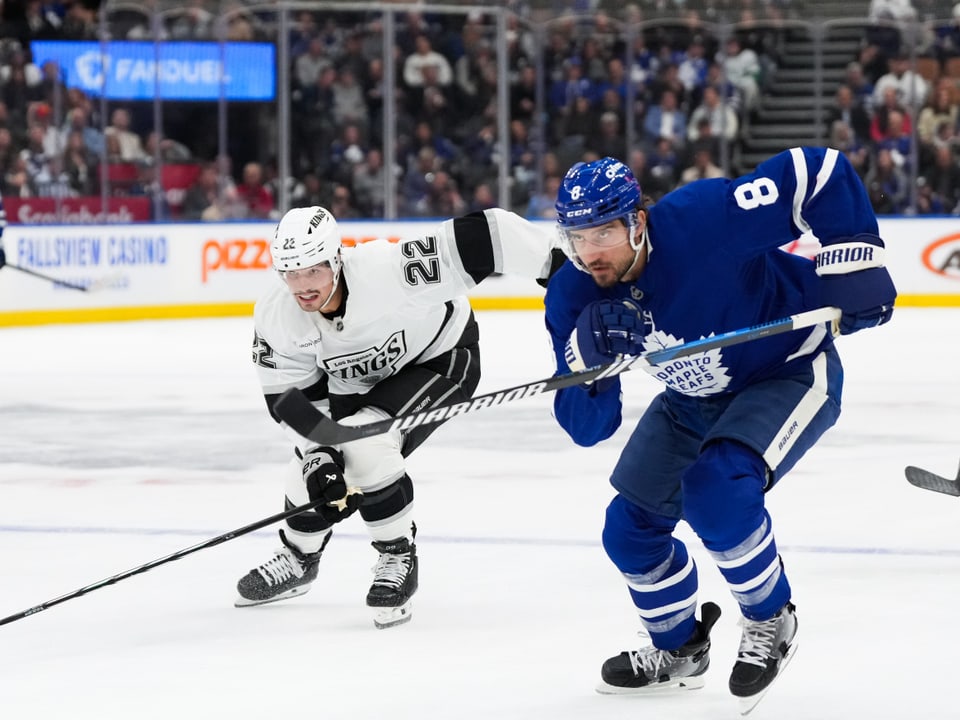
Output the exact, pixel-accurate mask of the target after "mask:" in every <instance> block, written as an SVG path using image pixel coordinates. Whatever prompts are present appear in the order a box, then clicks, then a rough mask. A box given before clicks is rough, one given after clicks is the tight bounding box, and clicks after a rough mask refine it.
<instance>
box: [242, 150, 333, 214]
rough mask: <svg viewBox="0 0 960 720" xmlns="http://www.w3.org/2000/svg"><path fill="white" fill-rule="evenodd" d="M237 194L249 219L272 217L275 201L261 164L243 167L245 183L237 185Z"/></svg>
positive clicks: (253, 163) (248, 164)
mask: <svg viewBox="0 0 960 720" xmlns="http://www.w3.org/2000/svg"><path fill="white" fill-rule="evenodd" d="M237 193H238V195H239V197H240V200H241V201H242V202H243V204H244V205H246V209H247V217H248V218H253V219H261V220H262V219H266V218H269V217H270V212H271V211H272V210H273V204H274V200H273V195H271V194H270V191H269V190H267V188H266V185H264V177H263V166H262V165H261V164H260V163H258V162H250V163H247V164H246V165H244V166H243V181H242V182H241V183H240V184H239V185H237ZM337 217H341V216H340V215H337Z"/></svg>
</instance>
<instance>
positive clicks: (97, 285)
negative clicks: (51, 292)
mask: <svg viewBox="0 0 960 720" xmlns="http://www.w3.org/2000/svg"><path fill="white" fill-rule="evenodd" d="M3 267H8V268H10V269H11V270H17V271H19V272H22V273H24V274H26V275H33V277H35V278H40V279H41V280H47V281H49V282H52V283H53V284H54V285H60V286H61V287H65V288H68V289H70V290H79V291H80V292H96V291H97V290H103V289H104V288H106V287H110V285H112V284H113V283H114V282H115V281H116V279H117V278H118V277H119V275H112V276H108V277H103V278H100V279H99V280H94V281H93V282H92V283H90V284H89V285H78V284H76V283H72V282H67V281H66V280H58V279H57V278H55V277H53V276H51V275H45V274H43V273H41V272H37V271H36V270H31V269H30V268H27V267H22V266H20V265H11V264H10V263H6V264H5V265H4V266H3Z"/></svg>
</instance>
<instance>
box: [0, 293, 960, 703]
mask: <svg viewBox="0 0 960 720" xmlns="http://www.w3.org/2000/svg"><path fill="white" fill-rule="evenodd" d="M478 317H479V321H480V323H481V331H482V342H483V346H482V351H483V362H484V379H483V383H482V386H481V391H491V390H494V389H497V388H500V387H506V386H509V385H513V384H517V383H520V382H524V381H528V380H533V379H536V378H539V377H543V376H546V375H549V374H550V371H551V365H550V354H549V349H548V348H547V345H546V339H545V334H544V333H543V331H542V329H541V328H542V318H541V316H540V315H539V314H537V313H532V312H515V313H495V312H483V313H480V314H479V316H478ZM958 331H960V310H953V309H949V310H948V309H909V308H907V309H900V310H898V311H897V313H896V315H895V316H894V320H893V321H892V322H891V323H890V324H889V325H887V326H885V327H883V328H880V329H877V330H874V331H869V332H864V333H860V334H858V335H854V336H850V337H844V338H841V339H840V340H839V345H840V348H841V353H842V355H843V357H844V360H845V366H846V371H847V380H846V394H845V403H844V414H843V417H842V418H841V420H840V422H839V423H838V425H837V426H836V427H835V428H833V429H832V430H831V431H830V432H829V433H828V435H827V436H826V437H825V438H824V439H823V440H822V441H821V443H820V444H819V445H818V446H817V447H816V448H815V449H814V450H813V451H812V452H811V453H809V454H808V456H807V457H806V458H805V459H804V460H803V461H802V462H801V463H800V464H799V465H798V466H797V468H795V470H794V471H793V472H792V473H791V474H790V475H789V476H788V477H787V478H786V479H785V480H784V481H783V482H782V483H781V484H780V485H778V487H777V488H776V489H775V490H774V491H773V492H772V493H771V494H770V496H769V497H768V500H769V502H768V506H769V508H770V511H771V513H772V515H773V519H774V528H775V530H776V533H777V538H778V542H779V544H780V548H781V552H782V555H783V557H784V561H785V563H786V567H787V570H788V572H789V576H790V579H791V582H792V585H793V588H794V600H795V602H796V604H797V609H798V617H799V621H800V635H799V642H800V647H799V651H798V653H797V656H796V658H795V660H794V661H793V663H792V664H791V666H790V669H789V671H788V672H787V673H786V674H785V675H784V676H783V678H782V679H781V681H780V682H779V683H778V684H777V685H776V686H775V687H774V688H773V690H772V691H771V692H770V694H769V695H768V696H767V697H766V698H765V699H764V701H763V702H762V703H761V704H760V706H759V707H758V708H757V709H756V710H755V711H754V713H753V714H752V715H751V718H754V717H755V718H757V719H758V720H762V719H763V718H771V719H772V720H823V719H825V718H858V719H859V718H870V719H871V720H880V719H881V718H883V719H887V718H889V719H891V720H893V719H896V720H902V719H904V718H917V717H924V718H932V719H934V720H940V719H941V718H943V719H946V718H955V717H957V711H956V700H955V695H956V690H955V687H954V686H953V682H954V677H955V674H956V671H955V663H954V657H953V652H952V650H953V648H954V646H955V644H956V642H957V630H956V628H955V626H954V623H955V618H956V610H955V608H956V598H957V596H958V592H960V505H958V503H957V499H955V498H951V497H947V496H945V495H937V494H935V493H930V492H925V491H923V490H919V489H917V488H915V487H912V486H911V485H909V484H908V483H907V482H906V480H905V479H904V476H903V468H904V466H905V465H910V464H914V465H919V466H921V467H925V468H928V469H930V470H933V471H934V472H939V473H940V474H942V475H947V476H949V477H953V472H954V470H955V469H956V466H957V459H958V455H960V432H958V429H960V392H958V390H960V382H958V372H960V364H958V363H957V360H956V357H957V356H956V353H955V350H954V348H955V345H956V335H957V332H958ZM251 332H252V330H251V326H250V322H249V321H248V320H246V319H226V320H223V319H218V320H195V321H158V322H143V323H119V324H104V325H65V326H46V327H35V328H3V329H0V417H2V418H3V424H2V430H0V433H2V435H0V562H2V566H0V567H2V574H0V578H2V588H3V590H2V593H0V617H5V616H7V615H11V614H14V613H18V612H20V611H23V610H26V609H27V608H30V607H33V606H35V605H38V604H40V603H43V602H45V601H48V600H51V599H53V598H56V597H59V596H60V595H63V594H65V593H68V592H72V591H74V590H77V589H79V588H81V587H84V586H87V585H89V584H91V583H93V582H95V581H98V580H100V579H102V578H105V577H109V576H112V575H115V574H117V573H120V572H122V571H125V570H127V569H130V568H134V567H137V566H139V565H142V564H144V563H146V562H149V561H151V560H154V559H156V558H160V557H163V556H166V555H168V554H170V553H172V552H174V551H177V550H180V549H182V548H186V547H190V546H193V545H194V544H197V543H200V542H202V541H204V540H206V539H208V538H211V537H214V536H216V535H219V534H221V533H224V532H226V531H228V530H232V529H234V528H238V527H241V526H243V525H246V524H248V523H251V522H253V521H255V520H258V519H260V518H263V517H266V516H268V515H272V514H274V513H276V512H279V511H280V510H281V509H282V488H281V486H280V481H279V479H278V473H277V471H278V470H279V468H280V467H281V466H282V464H283V463H284V462H285V461H286V457H287V452H288V448H287V443H286V441H285V438H284V436H283V434H282V433H281V432H280V431H279V430H278V429H277V428H276V426H275V425H274V424H273V423H272V421H270V419H269V418H268V416H267V414H266V412H265V409H264V407H263V400H262V397H261V395H260V393H259V388H258V386H257V383H256V379H255V377H254V374H253V370H252V366H251V365H250V362H249V340H250V336H251ZM625 388H626V393H627V396H628V407H627V410H626V418H625V422H624V427H623V428H621V430H620V431H619V432H618V434H617V435H616V437H615V438H613V439H611V440H610V441H608V442H606V443H603V444H601V445H600V446H598V447H595V448H591V449H582V448H577V447H575V446H574V445H573V444H572V443H571V442H570V441H569V440H568V439H567V438H566V437H565V435H564V434H563V433H562V432H561V431H560V430H559V429H558V428H557V427H556V425H555V424H554V422H553V420H552V418H551V417H550V401H549V398H543V397H541V398H533V399H529V400H524V401H519V402H516V403H513V404H511V405H509V406H503V407H499V408H494V409H490V410H488V411H484V412H481V413H476V414H473V415H469V416H464V417H461V418H456V419H454V420H453V421H451V422H450V423H448V424H447V425H445V426H444V427H442V428H441V429H440V430H438V431H437V433H436V434H435V435H434V436H433V438H431V440H430V441H429V442H428V443H427V444H426V445H424V446H423V447H422V448H420V449H419V450H418V451H417V452H416V453H415V454H414V455H413V456H412V458H411V459H410V463H409V470H410V474H411V476H412V477H413V478H414V480H415V482H416V486H417V511H416V517H417V523H418V525H419V528H420V533H419V536H418V548H419V553H420V557H421V578H420V583H421V584H420V591H419V593H418V594H417V596H416V598H415V602H414V618H413V621H412V622H411V623H409V624H407V625H404V626H401V627H397V628H393V629H390V630H384V631H378V630H376V629H375V628H374V627H373V623H372V620H371V615H370V611H369V610H368V609H367V608H366V607H364V604H363V599H364V596H365V594H366V590H367V587H368V585H369V581H370V577H371V576H370V568H371V567H372V566H373V564H374V562H375V559H376V556H375V552H374V551H373V550H372V549H371V548H370V546H369V543H368V540H367V538H366V536H365V534H364V533H363V528H362V524H361V523H360V521H359V518H358V517H356V518H351V519H350V520H348V521H347V522H346V523H344V526H343V529H342V531H338V532H337V534H336V536H335V537H334V540H333V541H332V542H331V544H330V546H329V547H328V549H327V552H326V553H325V555H324V558H323V560H322V564H321V573H320V578H319V580H318V582H317V583H316V584H315V585H314V588H313V590H312V591H311V592H310V593H309V594H307V595H305V596H303V597H301V598H297V599H295V600H292V601H289V602H285V603H278V604H275V605H268V606H263V607H259V608H244V609H236V608H234V607H233V599H234V593H235V590H234V587H235V584H236V581H237V579H238V578H239V577H240V576H241V575H242V574H244V573H245V572H246V571H247V570H248V569H249V568H250V567H253V566H255V565H258V564H260V563H261V562H263V561H264V560H266V559H267V558H268V557H269V555H270V553H271V552H272V550H273V548H274V547H275V546H276V544H277V538H276V534H275V529H273V528H270V529H268V530H263V531H258V532H256V533H253V534H250V535H247V536H244V537H241V538H238V539H235V540H233V541H231V542H228V543H225V544H223V545H219V546H217V547H214V548H210V549H206V550H203V551H201V552H198V553H196V554H193V555H190V556H189V557H186V558H183V559H181V560H178V561H176V562H171V563H167V564H165V565H162V566H160V567H158V568H155V569H153V570H151V571H149V572H147V573H145V574H142V575H137V576H135V577H131V578H129V579H127V580H124V581H122V582H120V583H118V584H117V585H115V586H111V587H104V588H101V589H98V590H96V591H94V592H92V593H90V594H89V595H86V596H84V597H80V598H76V599H73V600H69V601H67V602H65V603H63V604H61V605H57V606H56V607H52V608H49V609H48V610H46V611H44V612H41V613H39V614H37V615H34V616H30V617H27V618H24V619H21V620H18V621H16V622H13V623H10V624H8V625H4V626H2V627H0V718H3V719H4V720H34V719H38V720H39V719H44V720H46V719H48V718H71V720H86V719H91V720H92V719H94V718H96V719H99V720H104V719H106V720H114V719H118V720H119V719H121V718H122V719H124V720H128V719H129V720H133V719H136V720H145V719H148V718H149V719H154V718H156V719H158V720H159V719H161V718H162V719H164V720H168V719H171V718H186V719H188V720H189V719H192V718H204V719H211V718H213V719H216V718H230V719H241V720H242V719H244V718H258V719H259V718H264V717H273V718H285V717H289V718H299V717H309V718H318V719H321V720H327V719H329V720H340V719H343V720H362V719H364V718H370V719H371V720H372V719H374V718H375V719H376V720H434V719H436V720H440V719H443V720H447V719H453V718H455V719H456V720H474V719H476V720H481V719H482V720H490V719H491V718H496V719H497V720H507V719H513V718H517V719H520V718H531V719H538V720H540V719H542V720H573V719H575V718H576V719H577V720H582V719H585V718H590V719H594V718H595V719H598V720H606V719H611V720H613V719H617V720H621V719H624V720H626V719H637V718H642V719H650V720H653V719H656V720H667V719H669V718H677V719H678V720H681V719H682V720H708V719H709V720H717V719H719V718H736V717H738V715H737V710H736V703H735V701H734V699H733V698H732V697H731V696H730V695H729V694H728V692H727V690H726V682H727V676H728V674H729V670H730V667H731V665H732V663H733V660H734V656H735V654H736V647H737V643H738V640H739V628H738V626H737V624H736V619H737V611H736V606H735V604H734V603H733V601H732V598H731V597H730V594H729V592H728V591H727V589H726V587H725V586H724V584H723V583H722V582H721V579H720V576H719V573H718V572H717V570H716V569H715V568H714V567H713V565H712V564H711V563H710V560H709V558H708V557H707V556H706V554H705V553H704V552H703V550H702V548H701V547H700V545H699V543H698V542H697V540H696V538H694V537H693V536H692V534H691V533H690V532H689V529H688V528H686V526H684V525H681V527H680V529H679V532H680V534H681V535H682V536H683V537H684V538H685V539H687V540H689V546H690V548H691V550H692V553H693V555H694V557H695V558H696V560H697V561H698V564H699V567H700V577H701V600H706V599H713V600H715V601H716V602H718V603H719V604H720V605H721V607H722V608H723V610H724V615H723V617H721V619H720V622H719V624H718V625H717V627H716V629H715V634H714V637H715V641H714V649H713V651H712V656H711V657H712V663H713V664H712V667H711V670H710V671H709V675H708V680H707V686H706V687H705V688H704V689H703V690H699V691H693V692H690V693H688V694H686V695H682V696H679V697H678V696H673V697H660V698H637V697H626V698H624V697H606V696H600V695H597V694H596V693H594V691H593V687H594V685H595V683H596V680H597V679H598V675H599V668H600V665H601V663H602V661H603V660H604V659H605V658H606V657H608V656H609V655H612V654H615V653H617V652H619V651H620V650H623V649H627V648H631V647H636V646H638V645H639V644H641V643H643V642H645V641H644V640H642V639H640V638H638V637H637V635H636V631H637V630H638V629H639V624H638V622H637V619H636V615H635V613H634V611H633V608H632V605H631V603H630V601H629V597H628V595H627V591H626V589H625V586H624V584H623V582H622V581H621V579H620V577H619V575H618V574H617V572H616V571H615V570H614V568H613V567H612V565H611V564H610V562H609V561H608V560H607V558H606V556H605V555H604V553H603V549H602V548H601V546H600V543H599V535H600V528H601V525H602V522H603V511H604V508H605V506H606V504H607V502H608V501H609V499H610V497H611V495H612V491H611V489H610V487H609V485H608V484H607V481H606V478H607V475H608V473H609V471H610V469H611V467H612V466H613V464H614V462H615V460H616V457H617V454H618V451H619V449H620V447H621V445H622V443H623V441H624V440H625V438H626V434H627V432H628V431H629V429H630V428H631V427H632V423H633V421H635V420H636V418H637V417H638V416H639V413H640V411H641V410H642V408H643V407H644V405H645V403H646V402H647V400H648V399H649V398H650V397H651V396H652V395H653V394H654V393H655V392H656V391H657V390H658V386H657V384H656V383H655V382H654V381H653V380H652V379H651V378H649V377H647V376H646V375H645V374H643V373H630V374H629V375H627V376H625Z"/></svg>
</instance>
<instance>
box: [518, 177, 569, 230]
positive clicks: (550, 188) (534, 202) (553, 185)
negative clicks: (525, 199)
mask: <svg viewBox="0 0 960 720" xmlns="http://www.w3.org/2000/svg"><path fill="white" fill-rule="evenodd" d="M560 181H561V178H560V176H559V175H547V176H546V177H545V178H544V180H543V192H539V193H534V194H533V195H531V196H530V202H529V203H528V204H527V210H526V212H525V213H524V217H526V218H527V219H528V220H538V219H542V220H556V219H557V207H556V204H557V191H558V190H560Z"/></svg>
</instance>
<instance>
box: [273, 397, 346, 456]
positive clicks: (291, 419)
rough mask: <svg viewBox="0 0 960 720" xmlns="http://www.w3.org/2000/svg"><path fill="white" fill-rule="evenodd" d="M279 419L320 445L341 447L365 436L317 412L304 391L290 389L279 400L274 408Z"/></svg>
mask: <svg viewBox="0 0 960 720" xmlns="http://www.w3.org/2000/svg"><path fill="white" fill-rule="evenodd" d="M273 409H274V412H276V413H277V417H279V418H280V419H281V420H283V421H284V422H285V423H286V424H287V425H289V426H290V427H292V428H293V430H294V432H296V433H297V434H298V435H302V436H303V437H305V438H307V439H308V440H312V441H313V442H315V443H319V444H320V445H339V444H341V443H345V442H350V441H351V440H356V439H357V438H360V437H362V436H363V433H362V432H358V431H357V430H356V429H355V428H353V427H350V426H347V425H340V424H339V423H336V422H334V421H333V420H331V419H330V418H329V417H328V416H326V415H325V414H323V413H322V412H320V411H319V410H317V408H315V407H314V406H313V403H312V402H310V400H309V398H307V396H306V395H304V394H303V391H301V390H298V389H297V388H290V389H289V390H286V391H284V393H283V394H282V395H281V396H280V397H279V398H277V401H276V403H274V406H273Z"/></svg>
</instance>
